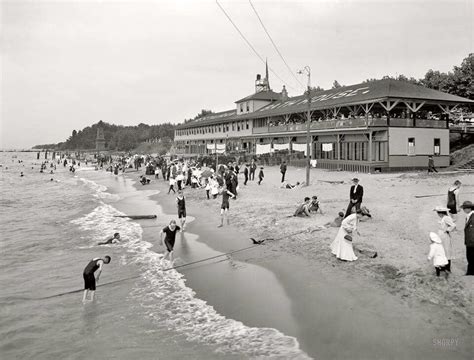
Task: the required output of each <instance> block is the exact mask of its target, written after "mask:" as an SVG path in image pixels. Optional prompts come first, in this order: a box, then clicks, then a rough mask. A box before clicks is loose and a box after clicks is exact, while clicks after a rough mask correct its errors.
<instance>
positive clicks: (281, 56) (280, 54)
mask: <svg viewBox="0 0 474 360" xmlns="http://www.w3.org/2000/svg"><path fill="white" fill-rule="evenodd" d="M249 4H250V6H251V7H252V9H253V11H254V13H255V15H256V16H257V18H258V21H259V22H260V25H262V28H263V30H264V31H265V33H266V34H267V36H268V39H270V42H271V43H272V45H273V47H274V48H275V51H276V52H277V53H278V55H279V56H280V58H281V60H282V61H283V63H284V64H285V65H286V68H287V69H288V71H289V72H290V74H291V75H292V76H293V77H294V78H295V80H296V81H297V82H298V84H300V85H301V87H303V88H304V87H305V86H304V85H303V84H302V83H301V81H300V80H299V79H298V77H297V76H296V75H295V72H293V70H291V67H290V65H288V63H287V62H286V60H285V58H284V57H283V55H282V53H281V52H280V50H279V49H278V46H276V44H275V41H273V38H272V37H271V35H270V33H269V32H268V30H267V28H266V26H265V25H264V24H263V21H262V18H261V17H260V15H259V14H258V12H257V9H255V6H253V4H252V0H249Z"/></svg>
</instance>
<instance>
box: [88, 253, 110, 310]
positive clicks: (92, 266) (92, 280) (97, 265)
mask: <svg viewBox="0 0 474 360" xmlns="http://www.w3.org/2000/svg"><path fill="white" fill-rule="evenodd" d="M110 260H111V258H110V256H108V255H106V256H104V257H103V258H94V259H92V260H91V261H89V263H88V264H87V266H86V267H85V268H84V272H83V274H82V276H83V278H84V296H83V297H82V302H83V303H85V302H86V301H87V294H88V293H89V292H90V294H91V298H90V301H93V300H94V294H95V285H96V282H99V278H100V274H101V273H102V267H103V266H104V264H108V263H110ZM96 271H97V275H96V274H95V272H96Z"/></svg>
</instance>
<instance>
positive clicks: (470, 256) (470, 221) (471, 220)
mask: <svg viewBox="0 0 474 360" xmlns="http://www.w3.org/2000/svg"><path fill="white" fill-rule="evenodd" d="M461 209H463V211H464V213H465V214H466V225H464V244H465V245H466V258H467V271H466V275H474V216H473V215H472V214H473V213H474V204H473V203H472V202H471V201H464V202H463V204H462V205H461Z"/></svg>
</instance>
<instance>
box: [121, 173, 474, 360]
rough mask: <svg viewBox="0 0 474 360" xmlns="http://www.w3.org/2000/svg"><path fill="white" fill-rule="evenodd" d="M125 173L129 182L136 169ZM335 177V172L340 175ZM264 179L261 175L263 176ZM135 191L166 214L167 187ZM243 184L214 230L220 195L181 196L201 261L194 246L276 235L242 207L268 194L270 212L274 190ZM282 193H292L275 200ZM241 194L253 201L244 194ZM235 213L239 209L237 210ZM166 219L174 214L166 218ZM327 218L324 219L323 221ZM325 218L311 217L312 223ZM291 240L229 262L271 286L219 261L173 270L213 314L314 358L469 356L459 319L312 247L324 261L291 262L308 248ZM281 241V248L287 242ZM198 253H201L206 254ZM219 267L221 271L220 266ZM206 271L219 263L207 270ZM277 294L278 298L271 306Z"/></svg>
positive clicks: (159, 184)
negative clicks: (286, 339)
mask: <svg viewBox="0 0 474 360" xmlns="http://www.w3.org/2000/svg"><path fill="white" fill-rule="evenodd" d="M274 173H276V171H274ZM130 174H133V175H132V176H135V174H136V173H130ZM338 175H339V176H341V174H340V173H339V174H338ZM344 175H347V176H349V175H348V174H344ZM268 178H269V176H268V175H267V176H266V180H267V179H268ZM270 178H271V176H270ZM267 181H268V180H267ZM270 184H272V183H271V182H270ZM138 185H139V186H137V189H139V190H142V189H143V190H145V189H146V190H151V189H160V190H161V191H162V192H161V193H160V194H159V195H157V196H153V197H152V199H153V200H156V201H157V202H158V203H159V204H160V206H161V207H162V208H163V210H164V211H165V212H166V213H170V214H174V213H175V203H174V201H175V200H174V199H175V196H174V195H173V194H171V195H167V194H166V191H167V184H166V183H165V182H164V181H163V180H158V181H154V182H153V183H152V184H151V185H148V186H144V187H142V186H141V185H140V184H138ZM252 185H253V188H254V189H253V191H254V193H253V194H252V193H251V191H248V192H247V191H246V189H244V190H243V191H241V194H239V199H238V200H236V201H231V214H233V215H234V216H233V217H232V218H231V222H232V223H231V226H229V227H227V226H224V228H221V229H217V225H218V223H219V207H220V206H219V205H220V201H221V200H220V198H218V199H216V200H206V199H205V192H204V190H191V189H186V190H185V195H186V198H187V213H188V214H189V215H193V217H195V221H193V222H192V223H190V224H189V226H188V228H187V231H188V232H190V233H195V234H199V238H197V239H196V240H197V241H198V242H197V243H196V242H194V241H195V239H192V240H190V241H188V242H187V246H188V247H192V248H193V252H195V255H201V253H200V251H199V247H200V245H198V244H199V243H205V244H207V245H208V246H209V247H210V248H212V249H213V251H220V252H228V251H231V250H235V249H238V248H242V247H246V246H248V245H250V244H251V242H250V240H249V237H250V234H251V233H252V236H253V237H256V238H264V237H265V235H267V236H275V235H276V233H275V232H274V231H271V229H272V228H273V230H274V229H275V228H277V229H281V228H278V226H279V222H281V220H278V219H275V218H270V219H268V217H266V215H267V214H265V213H262V212H261V213H260V214H259V215H256V214H255V209H252V208H249V206H252V205H254V204H257V206H256V207H257V208H258V209H260V210H262V209H261V207H259V206H258V201H260V199H263V201H265V200H266V197H265V196H267V197H270V198H271V197H273V199H274V201H275V204H274V206H273V207H272V209H271V210H275V208H276V209H278V208H279V205H280V202H281V199H275V193H274V192H276V191H278V189H276V188H275V185H277V184H272V185H273V186H272V187H271V188H270V189H269V188H268V187H267V188H265V187H259V188H257V187H256V186H255V185H256V184H255V183H254V184H252ZM249 189H250V188H249ZM255 191H258V195H259V197H258V198H256V197H255V196H256V195H257V193H255ZM281 191H285V190H283V189H282V190H281ZM272 192H273V193H272ZM288 193H292V192H291V191H287V192H286V193H284V194H288ZM262 194H263V196H262ZM293 194H294V193H293ZM251 195H253V196H254V197H253V198H251ZM341 201H342V202H344V201H343V200H341ZM344 203H345V202H344ZM275 205H276V206H275ZM244 208H245V210H249V211H246V212H244ZM290 208H291V206H290ZM142 209H143V208H142ZM236 209H237V211H236ZM236 212H238V213H239V214H238V215H237V214H236ZM141 213H143V211H141ZM271 216H274V214H271ZM175 217H176V216H175V215H174V216H173V218H175ZM262 217H263V219H264V220H266V222H265V223H262V222H261V220H262ZM330 217H331V216H326V218H327V219H329V218H330ZM326 218H325V217H321V219H318V220H319V222H322V220H323V219H324V220H325V221H326V220H327V219H326ZM331 220H332V219H331ZM289 221H293V219H290V220H289ZM296 221H298V220H296ZM305 225H306V224H305ZM311 225H314V222H313V224H311ZM252 226H253V227H252ZM255 226H257V228H258V227H259V229H256V228H255ZM290 228H291V229H292V230H295V227H294V226H293V225H292V226H287V227H286V229H285V230H289V229H290ZM296 228H297V227H296ZM300 228H301V225H300ZM258 230H260V231H258ZM157 232H158V229H157V230H156V233H154V234H152V233H150V234H148V235H147V234H144V236H145V235H146V236H157ZM281 233H283V234H284V233H285V232H284V231H282V232H281ZM185 234H186V233H185ZM254 234H255V235H254ZM185 236H186V237H187V234H186V235H185ZM302 236H304V235H302ZM312 237H313V240H312V241H314V242H325V243H326V242H327V239H326V238H325V237H324V236H320V235H319V234H318V233H317V232H316V233H313V235H312ZM301 240H302V239H301V237H300V238H298V237H294V238H291V239H290V240H288V239H286V240H282V241H280V242H275V243H270V242H268V243H267V245H264V246H261V247H258V248H256V249H252V250H250V251H249V252H244V253H241V254H238V255H235V256H234V259H236V260H239V261H243V262H246V263H248V264H256V265H259V266H258V267H259V268H260V267H261V266H263V267H265V268H266V269H268V270H270V271H271V273H272V276H276V279H277V280H278V281H277V282H278V284H279V286H270V287H267V286H264V285H263V284H266V283H267V280H266V279H265V276H264V275H262V274H260V275H259V276H257V279H256V278H255V276H252V274H253V273H254V272H255V271H256V268H252V266H251V265H247V266H244V267H243V266H242V265H239V264H238V263H237V265H235V263H232V262H226V261H223V262H219V263H218V264H220V265H218V264H212V265H210V266H207V265H204V264H203V265H200V266H199V267H197V269H193V270H191V271H189V270H188V271H187V270H184V269H183V270H182V272H183V273H184V274H185V276H186V279H187V281H188V285H189V286H190V287H191V288H193V289H194V290H195V291H196V292H197V294H198V297H199V298H202V299H204V300H206V301H207V302H208V303H209V304H211V305H212V306H214V307H215V308H216V309H217V310H218V311H219V312H220V313H222V314H223V315H225V316H227V317H230V318H234V319H237V320H240V321H242V322H244V323H245V324H246V325H250V326H258V327H266V326H269V327H275V328H277V329H278V330H280V331H282V332H284V333H285V334H287V335H292V336H296V337H297V339H298V341H299V342H300V345H301V348H302V349H303V350H304V351H306V352H307V353H308V354H310V356H312V357H314V358H318V359H326V358H327V359H330V358H338V359H344V358H351V359H380V358H383V359H411V358H415V357H418V358H428V357H429V358H435V359H437V358H439V359H441V358H446V357H449V358H454V359H467V358H469V356H470V351H471V350H472V345H471V344H470V342H469V339H470V337H469V333H470V332H469V331H470V326H469V324H468V323H467V322H466V320H465V319H463V318H462V317H456V316H455V314H453V313H451V312H448V311H447V310H446V309H445V308H440V307H439V306H437V305H435V304H432V303H429V302H418V301H416V299H412V298H410V299H408V300H407V299H405V298H404V297H401V296H399V294H393V292H392V293H391V292H390V290H391V289H390V288H389V287H387V288H384V287H383V286H381V285H380V284H379V283H378V282H377V281H373V280H371V279H368V278H367V277H366V276H360V271H352V267H351V265H352V264H346V263H341V262H336V261H334V260H332V259H331V257H330V256H327V254H325V253H322V251H321V250H322V249H320V248H317V249H316V250H319V251H321V254H320V256H321V257H324V256H327V258H328V259H325V260H324V261H319V260H320V258H318V257H316V258H314V257H308V256H301V254H300V253H299V252H298V251H294V249H293V247H298V245H299V244H298V242H300V244H301V248H302V250H303V251H304V250H306V251H307V250H308V249H307V245H308V244H307V243H305V242H304V241H301ZM288 242H291V245H290V246H288ZM201 245H202V244H201ZM327 246H328V244H325V246H324V251H325V252H327V253H329V251H328V250H327V249H326V248H327ZM178 249H179V244H177V247H176V250H177V251H176V252H177V254H176V255H177V256H183V259H187V258H189V259H193V260H195V259H196V258H195V257H194V256H191V257H187V256H186V253H184V254H182V255H179V251H178ZM300 250H301V249H300ZM312 250H314V249H312ZM207 251H208V252H207V254H209V253H210V252H209V248H207ZM202 254H204V253H202ZM211 256H212V255H211ZM223 264H227V265H225V267H222V265H223ZM177 265H179V263H177ZM216 265H218V266H221V267H220V268H215V266H216ZM229 269H232V270H230V271H229ZM195 270H196V271H195ZM257 272H258V271H257ZM239 273H240V274H239ZM258 273H261V271H260V272H258ZM235 274H238V275H237V276H238V277H240V278H241V279H244V282H242V281H241V282H237V283H234V282H233V280H234V279H233V277H232V276H233V275H235ZM267 276H268V275H267ZM269 278H271V276H269ZM259 280H263V281H259ZM242 284H244V285H242ZM252 284H253V285H252ZM281 288H283V290H281ZM280 298H283V299H284V301H280V300H278V301H276V300H275V299H280ZM288 307H290V313H288ZM281 309H284V311H283V312H282V311H281ZM451 310H452V309H451ZM440 312H441V314H440ZM444 313H446V315H445V316H443V314H444ZM433 314H436V315H434V316H433ZM439 339H456V340H457V343H456V346H453V345H450V346H440V344H441V342H439V341H438V340H439Z"/></svg>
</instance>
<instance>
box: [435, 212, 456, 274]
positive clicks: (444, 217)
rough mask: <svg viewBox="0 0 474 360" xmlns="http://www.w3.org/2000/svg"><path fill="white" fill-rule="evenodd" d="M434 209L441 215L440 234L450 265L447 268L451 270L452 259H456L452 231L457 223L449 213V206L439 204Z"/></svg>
mask: <svg viewBox="0 0 474 360" xmlns="http://www.w3.org/2000/svg"><path fill="white" fill-rule="evenodd" d="M434 211H436V212H437V214H438V216H439V217H440V221H439V230H438V235H439V237H440V238H441V241H442V243H443V247H444V252H445V254H446V258H447V259H448V265H446V270H448V271H449V272H451V260H454V259H455V257H454V249H453V240H452V238H451V232H453V231H454V230H455V229H456V224H455V223H454V221H453V219H452V218H451V216H449V215H448V211H449V209H448V208H445V207H442V206H437V207H436V208H435V209H434Z"/></svg>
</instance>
